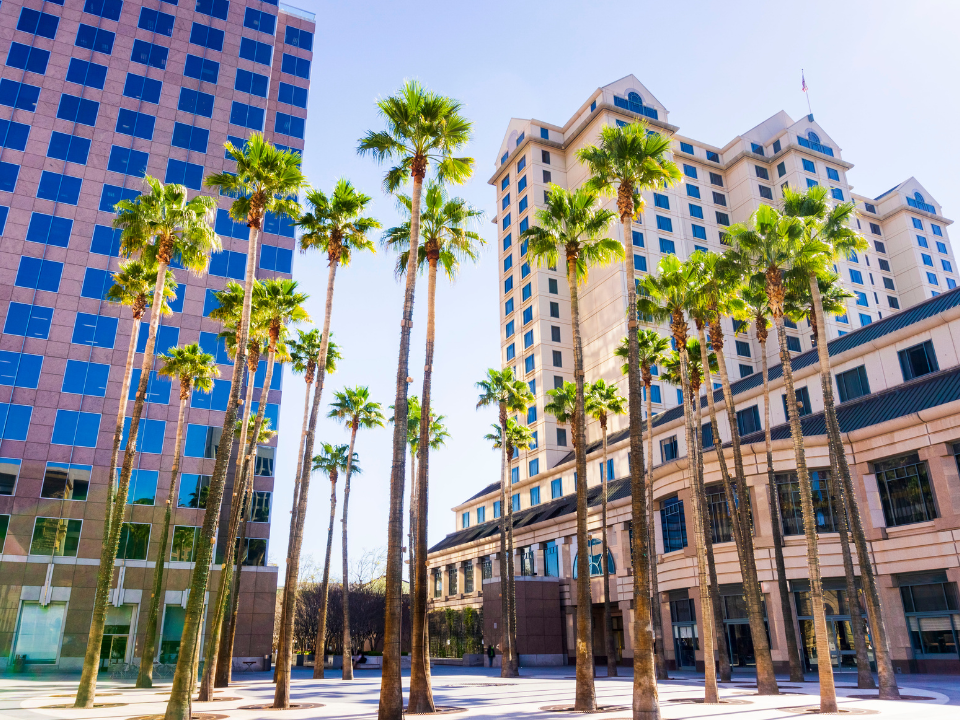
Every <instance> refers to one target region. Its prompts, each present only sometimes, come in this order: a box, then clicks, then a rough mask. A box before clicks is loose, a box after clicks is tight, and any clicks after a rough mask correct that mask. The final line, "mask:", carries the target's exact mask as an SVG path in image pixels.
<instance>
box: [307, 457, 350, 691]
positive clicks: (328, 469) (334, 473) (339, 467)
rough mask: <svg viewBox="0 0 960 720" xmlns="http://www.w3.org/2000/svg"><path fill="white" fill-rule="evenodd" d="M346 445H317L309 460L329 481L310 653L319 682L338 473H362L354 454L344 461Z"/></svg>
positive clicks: (325, 634) (324, 648)
mask: <svg viewBox="0 0 960 720" xmlns="http://www.w3.org/2000/svg"><path fill="white" fill-rule="evenodd" d="M349 449H350V448H349V446H348V445H331V444H330V443H320V452H319V453H318V454H317V455H314V456H313V467H312V469H313V470H314V471H317V470H319V471H321V472H325V473H326V474H327V475H328V476H329V478H330V523H329V524H328V525H327V551H326V553H325V554H324V556H323V576H322V578H321V580H320V615H319V618H318V622H317V643H316V645H315V646H314V649H313V657H314V661H313V677H314V678H322V677H323V668H324V665H326V658H327V650H326V646H327V596H328V595H329V588H330V551H331V548H332V547H333V518H334V516H335V515H336V512H337V480H338V479H339V477H340V473H341V472H342V473H344V474H346V472H347V468H348V467H349V468H350V473H351V474H353V473H356V474H357V475H359V474H360V473H361V472H362V470H361V469H360V465H359V464H358V462H359V458H358V457H357V454H356V453H354V454H353V457H351V458H349V461H348V457H347V453H348V451H349Z"/></svg>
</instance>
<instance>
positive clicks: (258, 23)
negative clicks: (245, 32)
mask: <svg viewBox="0 0 960 720" xmlns="http://www.w3.org/2000/svg"><path fill="white" fill-rule="evenodd" d="M243 26H244V27H245V28H250V29H251V30H259V31H260V32H263V33H267V34H268V35H273V34H274V33H275V32H276V30H277V16H276V15H271V14H270V13H266V12H262V11H260V10H254V9H253V8H249V7H248V8H247V9H246V11H245V12H244V15H243Z"/></svg>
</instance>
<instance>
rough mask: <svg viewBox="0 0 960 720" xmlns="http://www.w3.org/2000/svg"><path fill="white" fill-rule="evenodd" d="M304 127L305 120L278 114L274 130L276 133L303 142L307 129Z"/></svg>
mask: <svg viewBox="0 0 960 720" xmlns="http://www.w3.org/2000/svg"><path fill="white" fill-rule="evenodd" d="M304 125H305V120H304V118H299V117H295V116H293V115H288V114H286V113H282V112H278V113H277V119H276V122H275V123H274V127H273V129H274V132H278V133H280V134H281V135H290V136H291V137H295V138H300V139H301V140H302V139H303V135H304V129H305V128H304Z"/></svg>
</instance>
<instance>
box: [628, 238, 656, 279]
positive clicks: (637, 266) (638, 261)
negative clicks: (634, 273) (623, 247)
mask: <svg viewBox="0 0 960 720" xmlns="http://www.w3.org/2000/svg"><path fill="white" fill-rule="evenodd" d="M661 242H663V241H662V240H661ZM633 269H634V270H639V271H640V272H646V271H647V259H646V258H645V257H644V256H643V255H634V256H633Z"/></svg>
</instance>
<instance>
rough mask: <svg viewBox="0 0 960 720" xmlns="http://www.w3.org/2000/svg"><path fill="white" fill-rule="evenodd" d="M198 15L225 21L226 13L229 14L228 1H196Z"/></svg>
mask: <svg viewBox="0 0 960 720" xmlns="http://www.w3.org/2000/svg"><path fill="white" fill-rule="evenodd" d="M196 10H197V12H198V13H202V14H203V15H210V16H211V17H215V18H219V19H220V20H226V19H227V13H229V12H230V1H229V0H197V8H196Z"/></svg>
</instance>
